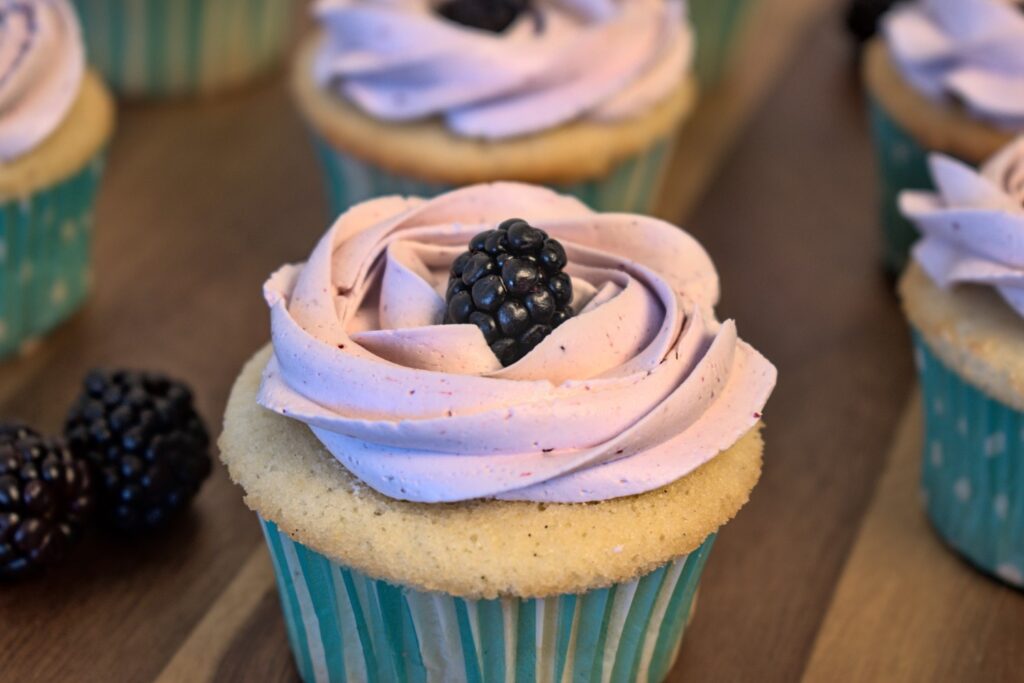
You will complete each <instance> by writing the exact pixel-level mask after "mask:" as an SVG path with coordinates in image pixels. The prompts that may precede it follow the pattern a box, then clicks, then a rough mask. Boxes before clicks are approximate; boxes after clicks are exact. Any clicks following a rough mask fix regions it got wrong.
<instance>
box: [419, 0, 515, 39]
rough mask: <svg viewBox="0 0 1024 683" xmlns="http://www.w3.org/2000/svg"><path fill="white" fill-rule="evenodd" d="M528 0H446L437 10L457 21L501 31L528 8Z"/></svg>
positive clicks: (465, 24)
mask: <svg viewBox="0 0 1024 683" xmlns="http://www.w3.org/2000/svg"><path fill="white" fill-rule="evenodd" d="M528 4H529V3H528V0H446V1H445V2H442V3H441V4H440V5H438V7H437V12H438V14H440V15H441V16H442V17H444V18H445V19H448V20H449V21H454V22H455V23H458V24H462V25H463V26H469V27H471V28H478V29H481V30H483V31H491V32H492V33H501V32H502V31H504V30H505V29H507V28H508V27H509V26H511V25H512V22H513V21H515V20H516V18H517V17H518V16H519V15H520V13H522V12H523V11H525V10H526V9H527V8H528Z"/></svg>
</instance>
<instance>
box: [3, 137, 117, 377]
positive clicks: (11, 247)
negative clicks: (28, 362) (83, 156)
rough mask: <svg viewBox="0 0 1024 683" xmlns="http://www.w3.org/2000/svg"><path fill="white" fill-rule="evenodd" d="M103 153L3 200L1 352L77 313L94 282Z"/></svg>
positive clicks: (10, 350)
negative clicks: (95, 212) (71, 171)
mask: <svg viewBox="0 0 1024 683" xmlns="http://www.w3.org/2000/svg"><path fill="white" fill-rule="evenodd" d="M102 172H103V155H102V154H101V155H99V156H97V157H95V158H94V159H93V160H92V161H91V162H90V163H89V164H87V165H86V166H85V167H84V168H83V169H82V170H80V171H79V172H78V173H76V174H75V175H73V176H71V177H69V178H68V179H66V180H64V181H62V182H60V183H58V184H56V185H53V186H51V187H48V188H45V189H43V190H40V191H37V192H35V193H33V194H30V195H28V196H25V197H22V198H19V199H9V200H7V201H5V202H0V357H4V356H9V355H11V354H13V353H15V352H17V351H19V350H21V349H23V348H25V347H26V345H27V344H28V343H29V342H31V341H32V340H34V339H36V338H37V337H39V336H41V335H43V334H44V333H46V332H48V331H49V330H51V329H52V328H53V327H55V326H56V325H57V324H58V323H60V322H62V321H63V320H64V319H65V318H67V317H68V316H70V315H71V314H72V313H74V312H75V311H76V310H78V308H79V307H80V306H81V305H82V303H83V302H84V301H85V298H86V295H87V294H88V292H89V285H90V277H91V274H90V260H91V259H90V252H91V248H92V232H93V204H94V201H95V197H96V190H97V187H98V186H99V181H100V176H101V175H102Z"/></svg>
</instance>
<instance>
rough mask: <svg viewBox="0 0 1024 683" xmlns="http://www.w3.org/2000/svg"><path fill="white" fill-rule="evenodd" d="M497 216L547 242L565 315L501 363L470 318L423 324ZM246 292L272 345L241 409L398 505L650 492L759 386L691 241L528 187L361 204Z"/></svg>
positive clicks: (761, 394) (717, 438) (760, 378)
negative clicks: (258, 307) (258, 302)
mask: <svg viewBox="0 0 1024 683" xmlns="http://www.w3.org/2000/svg"><path fill="white" fill-rule="evenodd" d="M513 215H515V216H521V217H524V218H525V219H526V220H528V221H529V223H530V224H531V225H533V226H536V227H538V228H541V229H543V230H545V231H546V232H547V233H548V234H550V235H551V237H552V238H554V239H558V240H559V241H560V242H561V243H562V244H563V245H564V247H565V250H566V253H567V254H568V258H569V265H568V266H567V268H566V271H565V272H567V273H568V274H569V275H570V276H571V277H572V280H573V286H574V292H575V294H574V297H575V298H574V300H573V306H574V308H575V310H577V311H579V313H578V314H577V315H576V316H575V317H573V318H570V319H569V320H567V321H566V322H564V323H563V324H561V325H560V326H559V327H557V328H556V329H555V330H554V331H553V332H552V333H551V334H550V335H549V336H548V337H546V338H545V339H544V341H542V342H541V343H540V344H539V345H537V346H536V347H535V348H534V349H533V350H532V351H531V352H530V353H528V354H527V355H526V356H524V357H523V358H522V359H521V360H519V361H517V362H516V363H513V364H512V365H509V366H508V367H505V368H503V367H502V366H501V364H500V363H499V361H498V359H497V358H496V357H495V356H494V354H493V353H492V352H491V350H490V348H489V347H488V346H487V342H486V341H485V339H484V336H483V334H482V333H481V332H480V330H479V328H477V327H476V326H475V325H470V324H465V325H458V324H448V325H443V324H441V321H442V318H443V315H444V309H445V303H444V292H445V287H446V284H447V280H448V274H449V268H450V265H451V263H452V261H453V259H454V258H455V257H456V256H457V255H458V254H459V253H460V252H462V251H463V250H464V249H465V245H466V244H467V243H468V242H469V240H470V238H471V237H473V236H474V235H475V234H477V233H479V232H481V231H482V230H484V229H489V228H492V227H494V226H495V225H497V224H498V223H500V222H501V221H503V220H505V219H507V218H509V217H510V216H513ZM264 294H265V297H266V300H267V303H268V304H269V306H270V309H271V331H272V339H273V349H274V354H273V357H272V359H271V361H270V362H269V364H268V366H267V368H266V370H265V371H264V377H263V383H262V386H261V389H260V393H259V402H260V403H261V404H262V405H263V406H264V407H266V408H268V409H270V410H273V411H275V412H277V413H279V414H281V415H285V416H287V417H290V418H293V419H296V420H300V421H302V422H304V423H306V424H308V425H309V427H310V428H311V429H312V431H313V432H314V434H315V435H316V436H317V437H318V438H319V440H320V441H321V442H322V443H323V444H324V445H325V446H326V448H327V449H328V450H329V451H330V452H331V453H332V454H333V455H334V456H335V457H336V458H337V459H338V460H339V461H340V462H341V463H342V464H343V465H344V466H345V467H346V468H347V469H349V470H350V471H351V472H352V473H353V474H355V475H356V476H358V477H359V478H360V479H361V480H362V481H364V482H365V483H366V484H368V485H369V486H371V487H373V488H374V489H376V490H378V491H380V492H381V493H383V494H385V495H387V496H390V497H393V498H399V499H404V500H412V501H420V502H443V501H460V500H468V499H475V498H501V499H510V500H531V501H550V502H580V501H593V500H605V499H609V498H615V497H619V496H625V495H631V494H637V493H642V492H645V491H649V490H653V489H656V488H658V487H661V486H664V485H666V484H668V483H671V482H672V481H675V480H676V479H678V478H680V477H682V476H684V475H685V474H687V473H689V472H691V471H692V470H694V469H696V468H697V467H699V466H700V465H701V464H703V463H704V462H707V461H708V460H710V459H711V458H713V457H715V455H717V454H718V453H720V452H721V451H723V450H725V449H727V448H729V447H730V446H731V445H733V444H734V443H735V442H736V441H737V440H738V439H739V438H740V437H741V436H742V435H743V434H745V433H746V432H747V431H749V430H750V429H751V428H753V427H754V426H755V425H756V424H757V423H758V421H759V419H760V413H761V410H762V408H763V406H764V404H765V402H766V401H767V399H768V396H769V394H770V393H771V390H772V388H773V387H774V384H775V376H776V372H775V368H774V367H773V366H772V365H771V363H769V362H768V361H767V360H766V359H765V358H764V357H763V356H761V355H760V354H759V353H758V352H757V351H756V350H754V349H753V348H752V347H750V346H749V345H747V344H746V343H744V342H743V341H742V340H740V339H739V338H738V336H737V333H736V325H735V323H734V322H732V321H728V322H725V323H718V322H717V321H716V320H715V318H714V311H713V306H714V304H715V302H716V301H717V298H718V279H717V274H716V273H715V270H714V267H713V265H712V263H711V261H710V259H709V258H708V256H707V254H706V253H705V251H704V250H703V249H702V248H701V247H700V245H699V244H698V243H697V242H696V241H695V240H694V239H693V238H692V237H690V236H689V235H687V234H686V233H684V232H683V231H681V230H679V229H678V228H676V227H675V226H672V225H669V224H667V223H664V222H662V221H659V220H656V219H653V218H646V217H641V216H634V215H627V214H599V213H595V212H593V211H591V210H590V209H588V208H587V207H586V206H584V205H583V204H582V203H580V202H579V201H578V200H576V199H573V198H570V197H567V196H562V195H559V194H556V193H554V192H552V191H550V190H546V189H543V188H539V187H534V186H530V185H520V184H513V183H499V184H494V185H477V186H471V187H468V188H465V189H461V190H456V191H454V192H450V193H448V194H445V195H442V196H440V197H438V198H436V199H433V200H429V201H427V200H422V199H415V198H398V197H387V198H381V199H375V200H372V201H369V202H366V203H363V204H360V205H358V206H356V207H354V208H352V209H351V210H349V211H348V212H347V213H345V214H343V215H342V216H341V217H340V218H339V219H338V220H337V222H335V223H334V225H333V226H332V227H331V228H330V230H329V231H328V232H327V233H326V235H325V236H324V237H323V238H322V239H321V241H320V242H319V244H318V245H317V246H316V248H315V249H314V251H313V253H312V255H311V256H310V258H309V260H308V261H307V262H306V263H305V264H303V265H289V266H285V267H283V268H281V269H280V270H278V271H277V272H276V273H274V274H273V275H272V276H271V277H270V279H269V280H268V281H267V283H266V284H265V286H264Z"/></svg>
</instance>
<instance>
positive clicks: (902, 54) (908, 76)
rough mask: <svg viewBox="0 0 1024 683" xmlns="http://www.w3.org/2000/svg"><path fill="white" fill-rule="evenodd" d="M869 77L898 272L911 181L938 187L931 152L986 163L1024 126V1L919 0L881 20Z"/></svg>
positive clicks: (889, 240)
mask: <svg viewBox="0 0 1024 683" xmlns="http://www.w3.org/2000/svg"><path fill="white" fill-rule="evenodd" d="M882 33H883V35H882V36H881V37H879V38H875V39H874V40H873V41H872V42H871V43H870V44H869V45H868V47H867V50H866V53H865V60H864V79H865V83H866V86H867V91H868V95H869V99H870V109H871V120H872V127H873V130H874V138H875V147H876V154H877V157H878V165H879V175H880V179H881V208H882V212H881V219H882V225H883V227H884V230H885V263H886V266H887V267H888V268H889V269H890V270H892V271H893V272H899V270H900V269H902V267H903V265H904V264H905V263H906V260H907V254H908V252H909V249H910V245H911V244H912V243H913V242H914V240H915V239H916V237H917V233H916V231H915V230H914V227H913V226H912V225H911V224H910V223H909V222H907V221H906V219H905V218H904V217H903V216H902V215H901V214H900V212H899V209H898V207H897V199H898V195H899V192H900V191H901V190H904V189H931V185H930V182H929V177H928V168H927V155H928V153H929V152H942V153H945V154H948V155H950V156H953V157H956V158H957V159H960V160H961V161H964V162H966V163H969V164H972V165H977V164H980V163H981V162H982V161H984V160H985V159H987V158H988V157H990V156H992V155H993V154H994V153H995V152H996V151H997V150H998V149H1000V148H1001V147H1003V146H1004V145H1006V144H1007V143H1009V142H1010V140H1011V139H1012V138H1013V136H1014V131H1022V130H1024V11H1022V5H1021V4H1020V3H1018V2H1015V1H1014V0H914V1H913V2H908V3H900V4H898V5H897V6H896V7H895V8H894V9H893V10H892V11H891V12H889V13H888V14H887V15H886V17H885V18H884V19H883V22H882Z"/></svg>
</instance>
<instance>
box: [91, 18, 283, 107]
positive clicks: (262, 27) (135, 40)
mask: <svg viewBox="0 0 1024 683" xmlns="http://www.w3.org/2000/svg"><path fill="white" fill-rule="evenodd" d="M75 5H76V6H77V8H78V12H79V14H80V16H81V18H82V25H83V27H84V29H85V35H86V39H87V42H88V45H89V60H90V62H91V63H93V64H95V65H96V68H98V69H99V70H100V71H101V72H102V73H103V75H104V76H105V77H106V79H107V81H108V82H109V83H110V84H111V86H112V87H113V88H114V89H115V90H116V91H117V92H118V94H120V95H124V96H128V97H166V96H171V95H192V94H209V93H213V92H218V91H221V90H225V89H228V88H232V87H235V86H239V85H242V84H244V83H247V82H248V81H250V80H252V79H254V78H256V77H258V76H260V75H261V74H263V73H265V72H266V71H268V70H269V69H272V68H273V67H274V66H275V65H277V64H279V63H280V62H281V60H282V58H283V57H284V54H285V52H286V51H287V49H288V46H289V44H290V40H291V30H292V24H293V17H294V13H295V5H294V4H293V2H292V0H75Z"/></svg>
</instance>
